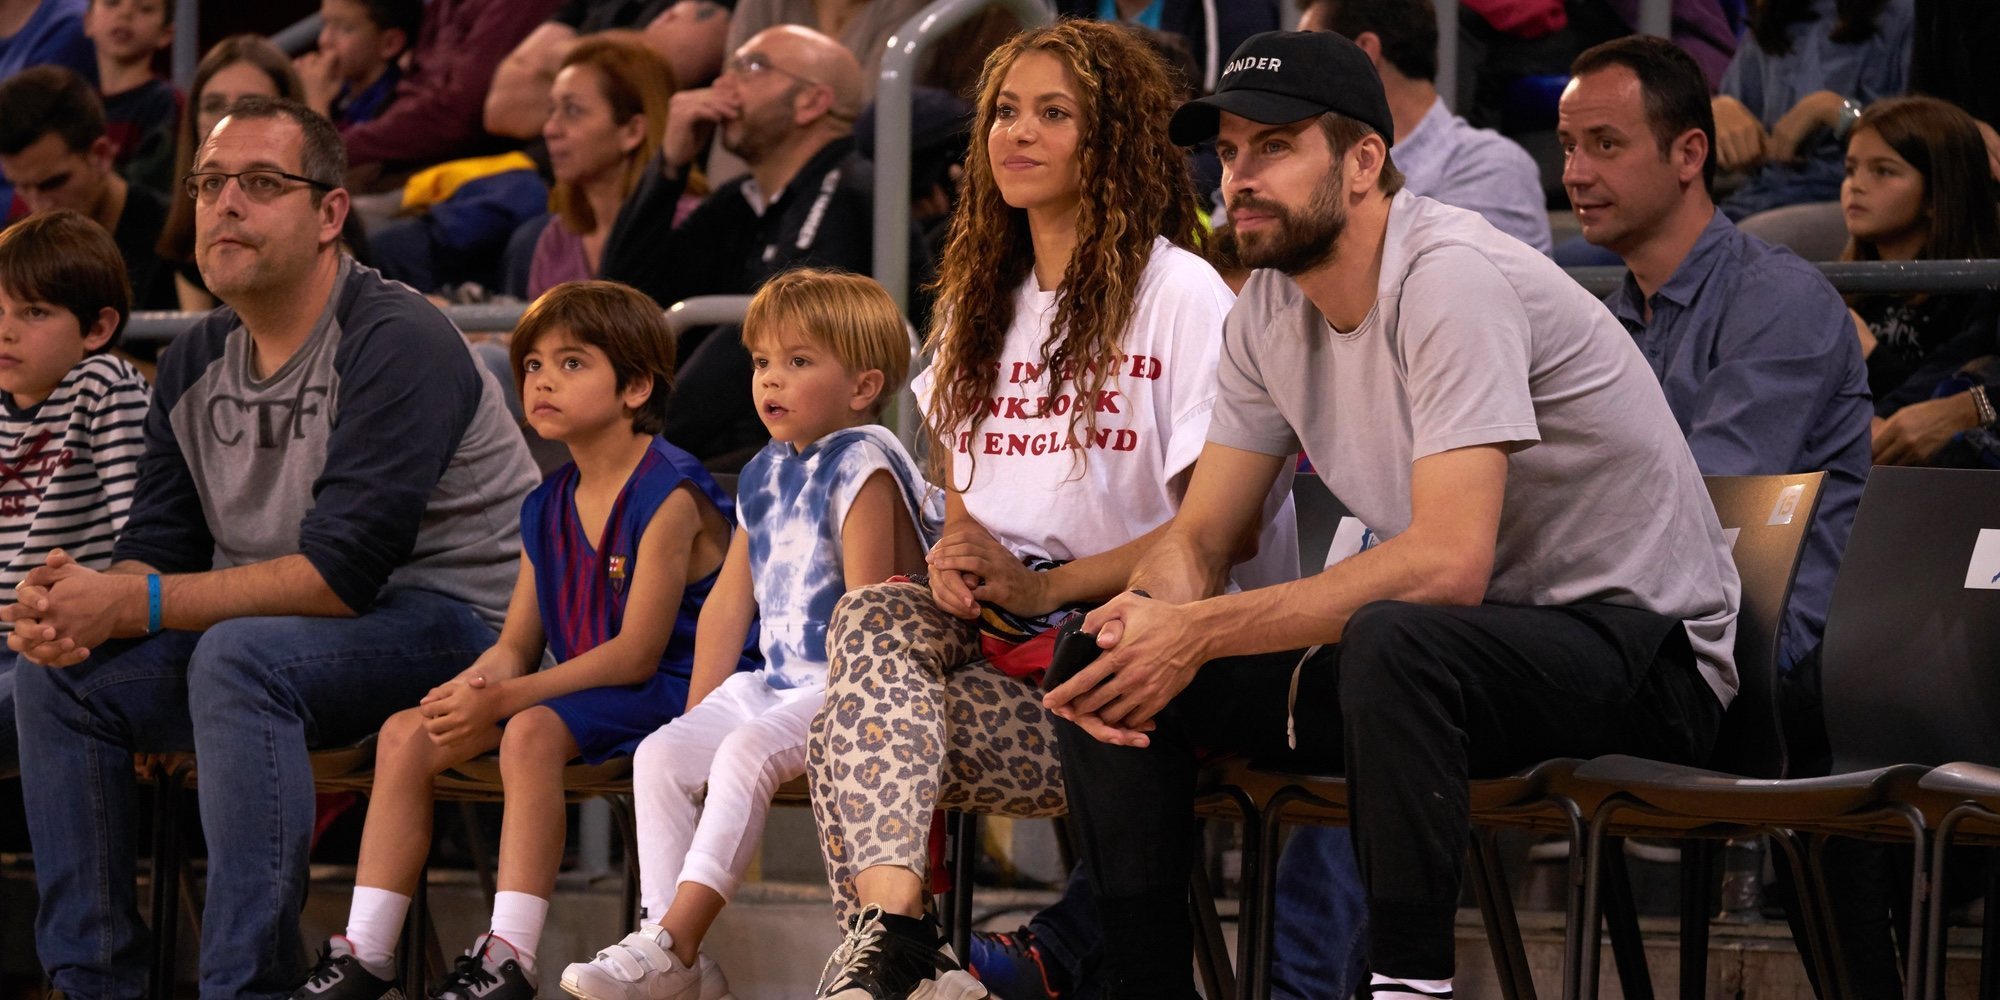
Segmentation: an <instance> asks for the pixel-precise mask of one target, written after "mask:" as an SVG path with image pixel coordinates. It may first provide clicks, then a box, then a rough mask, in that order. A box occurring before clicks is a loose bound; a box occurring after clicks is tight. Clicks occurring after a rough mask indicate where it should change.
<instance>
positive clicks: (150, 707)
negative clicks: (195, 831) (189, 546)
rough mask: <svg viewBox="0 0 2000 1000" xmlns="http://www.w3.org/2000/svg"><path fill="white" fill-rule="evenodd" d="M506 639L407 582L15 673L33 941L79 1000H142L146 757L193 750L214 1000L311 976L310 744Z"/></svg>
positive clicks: (204, 981) (337, 737)
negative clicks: (359, 605) (137, 831)
mask: <svg viewBox="0 0 2000 1000" xmlns="http://www.w3.org/2000/svg"><path fill="white" fill-rule="evenodd" d="M493 641H494V633H493V630H492V629H491V628H490V627H488V626H487V625H486V624H485V623H484V622H483V621H481V620H480V618H479V616H478V615H477V614H476V613H475V612H474V611H473V610H472V609H471V608H470V607H468V606H466V605H464V604H462V603H460V602H458V601H455V600H452V599H450V598H447V597H444V596H441V595H438V594H434V593H430V592H427V591H419V590H395V591H390V592H387V593H385V594H383V596H382V599H381V601H380V602H379V603H378V604H377V605H376V607H375V609H374V610H372V611H370V612H369V613H367V614H365V615H362V616H360V617H358V618H300V617H283V618H240V619H236V620H234V621H228V622H223V623H222V624H220V625H217V626H215V627H214V628H211V629H209V630H208V631H207V632H162V633H160V634H159V635H156V636H152V637H150V638H146V639H137V640H128V641H117V642H110V643H106V644H105V645H104V646H102V647H100V648H99V650H98V652H97V654H96V655H94V656H92V657H91V658H90V659H89V660H88V661H86V662H84V663H82V664H79V665H77V666H74V667H70V668H68V669H66V670H50V669H47V668H44V667H41V666H37V665H35V664H32V663H28V662H26V661H22V662H20V663H19V665H18V666H17V667H16V669H15V680H16V690H15V696H16V710H17V711H16V717H17V719H18V722H19V725H20V730H21V763H22V775H23V782H22V792H23V797H24V798H25V799H26V801H27V810H28V833H29V837H30V838H31V840H32V842H33V845H34V850H35V879H36V882H37V883H38V885H39V887H40V889H41V909H40V911H39V912H38V913H37V914H36V916H35V945H36V949H37V951H38V952H39V954H40V957H41V960H42V966H43V968H45V969H46V970H47V971H48V973H49V977H50V978H51V979H52V980H53V981H54V983H55V986H56V988H57V989H59V990H62V991H63V992H64V993H65V994H66V995H67V996H69V997H71V998H74V1000H97V998H100V997H102V998H121V1000H122V998H127V997H132V998H137V997H140V996H142V995H143V994H144V992H145V985H146V982H145V980H146V969H147V946H146V935H145V932H144V930H143V928H142V926H141V924H140V921H139V914H138V908H137V904H136V898H135V890H134V887H133V858H132V854H133V852H132V844H133V837H134V820H135V791H136V785H135V783H134V781H133V778H132V754H133V753H134V752H135V751H153V752H165V751H187V750H193V751H195V753H196V757H197V762H198V768H199V771H200V780H199V782H198V786H199V799H200V804H201V825H202V831H203V833H204V834H205V835H206V838H207V841H208V861H209V863H208V903H207V908H206V909H205V910H204V911H203V920H202V935H201V996H202V997H203V998H204V1000H211V998H212V1000H222V998H235V997H282V996H285V995H287V994H289V993H290V992H291V991H292V990H293V989H294V988H296V987H297V986H298V985H299V982H300V981H301V980H302V978H303V977H304V970H303V969H302V968H300V966H299V960H300V958H301V957H302V952H301V943H300V941H299V926H298V914H299V907H300V905H301V904H302V903H303V901H304V899H305V886H306V854H307V849H308V847H309V845H310V840H311V837H312V829H313V777H312V767H311V763H310V761H309V759H308V750H307V748H308V747H313V746H341V745H345V744H348V743H352V742H354V741H356V740H358V739H360V738H362V737H364V736H366V735H368V734H369V733H372V732H374V731H375V730H377V729H378V728H380V727H381V725H382V721H383V720H384V719H386V718H388V716H389V715H390V714H391V713H393V712H396V711H399V710H401V709H404V708H408V707H410V706H412V705H415V704H416V703H417V701H418V699H420V698H422V697H423V695H424V693H425V692H426V691H428V690H429V689H430V688H432V687H434V686H436V685H437V684H438V683H440V682H442V681H444V680H446V679H448V678H450V677H451V676H452V675H453V674H455V673H457V672H458V671H460V670H462V669H464V668H465V667H466V666H468V665H469V664H471V662H472V661H473V659H474V658H475V657H477V656H478V655H479V654H480V653H481V652H482V651H484V650H485V649H486V648H487V647H488V646H490V645H492V644H493Z"/></svg>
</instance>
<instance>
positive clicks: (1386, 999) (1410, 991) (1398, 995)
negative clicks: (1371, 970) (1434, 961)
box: [1368, 972, 1451, 1000]
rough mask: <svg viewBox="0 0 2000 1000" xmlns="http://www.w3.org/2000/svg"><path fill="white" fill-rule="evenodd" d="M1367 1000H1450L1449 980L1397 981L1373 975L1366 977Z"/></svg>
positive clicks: (1390, 977)
mask: <svg viewBox="0 0 2000 1000" xmlns="http://www.w3.org/2000/svg"><path fill="white" fill-rule="evenodd" d="M1368 998H1369V1000H1451V980H1449V979H1397V978H1395V977H1393V976H1385V975H1382V974H1381V973H1379V972H1378V973H1375V974H1373V975H1370V976H1369V977H1368Z"/></svg>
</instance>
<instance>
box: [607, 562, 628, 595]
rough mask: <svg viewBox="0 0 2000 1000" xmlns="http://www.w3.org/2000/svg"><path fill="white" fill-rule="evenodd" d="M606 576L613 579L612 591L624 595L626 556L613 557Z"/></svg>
mask: <svg viewBox="0 0 2000 1000" xmlns="http://www.w3.org/2000/svg"><path fill="white" fill-rule="evenodd" d="M605 575H606V576H608V577H610V579H611V589H612V590H615V591H617V592H619V593H621V594H622V593H624V592H625V557H624V556H612V557H611V559H610V563H609V566H608V567H607V569H606V571H605Z"/></svg>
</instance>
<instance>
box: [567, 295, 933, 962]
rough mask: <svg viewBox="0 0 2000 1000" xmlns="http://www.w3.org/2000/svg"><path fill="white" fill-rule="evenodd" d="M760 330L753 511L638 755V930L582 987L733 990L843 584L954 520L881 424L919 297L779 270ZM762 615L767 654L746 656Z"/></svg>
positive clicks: (902, 371)
mask: <svg viewBox="0 0 2000 1000" xmlns="http://www.w3.org/2000/svg"><path fill="white" fill-rule="evenodd" d="M743 343H744V346H745V347H747V348H749V350H750V355H751V360H752V369H753V375H752V376H751V383H750V391H751V395H752V396H753V397H754V398H755V400H756V404H757V413H758V416H759V417H761V418H762V419H763V421H764V426H765V427H767V428H768V429H769V430H770V432H771V443H770V444H769V445H767V446H766V447H765V448H764V450H763V451H761V452H759V453H758V455H757V457H756V458H754V459H752V460H751V461H750V464H749V465H748V466H746V467H745V468H744V470H743V474H742V477H741V478H740V480H739V481H738V484H737V517H738V519H739V521H740V523H741V526H742V529H743V530H741V531H739V532H737V534H736V537H735V540H734V541H733V542H731V544H730V548H729V555H728V557H727V558H726V559H725V560H724V562H723V566H722V575H721V577H720V578H719V579H718V580H717V581H716V585H715V589H714V591H713V592H712V593H710V594H709V597H708V603H707V604H706V605H705V606H704V607H703V608H702V612H701V623H700V626H699V632H698V634H697V639H696V646H695V666H694V682H693V685H692V687H691V689H690V691H689V694H688V710H687V712H686V713H685V714H683V715H682V716H681V717H680V718H678V719H676V720H674V721H673V722H672V723H670V724H668V725H667V726H665V727H663V728H662V729H660V730H659V731H658V732H656V733H654V734H653V735H651V736H649V737H647V738H646V740H645V742H643V743H641V744H640V745H639V752H638V755H637V757H636V758H635V760H634V762H633V794H634V798H635V800H636V802H637V811H638V827H639V874H640V902H641V904H642V905H641V909H640V921H641V923H640V926H639V929H638V930H637V931H634V932H633V933H631V934H628V935H626V937H625V939H624V940H622V941H620V942H618V943H617V944H614V945H612V946H611V947H609V948H606V949H604V950H603V951H601V952H599V953H598V955H597V957H596V958H595V959H593V960H592V961H590V962H579V963H577V964H575V965H572V966H570V967H569V968H568V969H567V970H565V971H564V972H563V978H562V985H563V989H565V990H567V991H569V992H570V993H571V994H573V995H575V996H578V997H585V998H592V1000H603V998H614V997H615V998H627V997H643V998H647V1000H662V998H664V1000H720V998H723V997H726V996H727V995H728V993H729V989H728V986H727V983H726V981H725V979H724V977H723V975H722V971H721V970H720V969H719V968H717V967H716V965H715V963H714V961H712V960H711V959H709V958H708V956H707V955H705V954H702V952H701V941H702V938H703V936H704V935H706V934H707V933H708V929H709V927H710V925H711V924H713V923H714V921H715V918H716V916H717V915H718V914H720V913H721V911H722V907H723V906H724V904H725V903H726V902H727V901H728V898H729V896H730V894H731V893H732V892H734V891H735V889H736V887H737V885H738V884H739V883H740V882H741V880H742V878H743V874H744V871H745V869H747V868H748V866H749V864H750V859H751V856H752V854H753V853H754V852H755V850H756V847H757V843H758V841H759V840H760V839H761V838H762V837H763V832H764V817H765V815H766V813H767V812H768V811H769V809H770V805H771V795H772V793H773V792H775V791H776V790H777V788H778V786H779V785H781V784H783V783H784V782H786V781H788V780H790V779H792V778H796V777H798V776H800V775H802V774H804V773H805V769H806V736H807V733H808V730H809V729H810V728H811V725H812V719H813V715H814V714H815V713H817V712H818V711H819V707H820V702H821V699H822V696H823V694H824V692H825V688H826V668H827V650H826V627H827V620H828V619H829V618H830V617H832V615H833V606H834V603H835V602H836V601H837V600H839V598H840V596H841V595H842V594H844V593H846V592H847V590H848V589H849V588H851V587H856V586H861V585H864V584H870V583H879V582H881V581H882V580H885V579H887V578H888V577H890V576H892V575H894V574H897V573H905V572H911V571H915V570H918V569H920V568H921V567H922V565H923V558H924V550H925V549H926V547H928V545H929V544H930V543H931V542H932V541H934V540H935V538H936V534H937V527H938V525H939V524H940V523H941V521H942V516H943V509H942V497H941V496H937V495H934V494H933V493H932V491H931V490H930V489H929V488H928V487H927V486H926V485H925V484H924V482H923V479H922V477H921V476H920V475H919V473H918V472H917V468H916V463H915V462H914V461H912V460H911V458H910V456H909V453H908V452H906V451H904V450H903V446H902V445H901V444H900V443H899V442H898V441H897V440H896V438H895V436H894V435H892V434H890V433H889V432H888V431H887V430H885V429H884V428H882V427H881V426H879V425H877V424H875V423H874V421H875V419H876V418H877V417H878V416H879V414H880V412H881V408H882V405H883V404H884V403H885V402H887V401H888V400H889V399H890V398H891V397H892V396H893V395H894V393H895V391H896V389H897V388H898V387H899V386H900V385H901V384H902V382H903V379H904V376H905V375H906V374H907V372H908V370H909V364H910V339H909V335H908V333H907V332H905V329H904V326H903V318H902V315H901V313H900V312H899V311H898V310H897V309H896V305H895V303H894V302H893V301H892V300H891V299H890V298H889V295H888V293H887V292H885V291H883V289H882V287H881V286H880V285H877V284H876V283H875V282H874V281H872V280H870V279H868V278H864V277H859V276H856V275H851V274H843V273H838V272H831V271H814V270H799V271H790V272H787V273H784V274H780V275H779V276H777V277H775V278H773V279H771V280H770V281H769V282H767V283H766V284H765V285H764V287H763V289H762V290H761V291H759V292H758V293H757V296H756V298H754V299H753V300H751V303H750V309H749V312H748V314H747V315H746V316H745V318H744V321H743ZM759 616H761V619H759ZM753 620H759V627H760V629H761V644H762V647H763V653H764V668H763V669H762V670H758V671H755V672H752V673H740V674H739V673H732V671H733V670H734V662H735V661H734V652H733V651H735V650H737V649H739V648H740V647H741V646H742V644H743V640H744V637H745V636H746V635H747V634H748V631H749V629H750V625H751V622H752V621H753ZM704 787H705V788H706V789H707V794H706V798H705V799H704V798H703V797H702V796H703V792H702V790H703V788H704Z"/></svg>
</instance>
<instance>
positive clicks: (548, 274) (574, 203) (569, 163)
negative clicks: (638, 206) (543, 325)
mask: <svg viewBox="0 0 2000 1000" xmlns="http://www.w3.org/2000/svg"><path fill="white" fill-rule="evenodd" d="M673 94H674V78H673V72H672V71H671V70H669V69H668V68H667V64H666V63H665V62H663V61H661V59H660V57H659V56H656V55H654V54H653V52H652V50H650V49H648V48H646V47H645V46H644V45H641V44H639V43H638V42H636V41H632V40H628V39H620V38H601V37H600V38H588V39H585V40H584V41H583V42H581V43H579V44H578V45H576V46H575V47H574V48H571V49H570V51H569V55H567V56H565V57H563V63H562V70H561V71H560V72H558V73H557V74H556V79H555V85H554V87H553V88H552V89H551V92H550V95H549V96H550V101H549V104H550V107H549V113H548V120H547V123H546V124H544V125H543V126H542V136H543V137H544V138H545V139H546V140H547V141H548V144H549V169H550V170H551V172H553V173H554V174H555V190H554V191H553V192H552V193H551V196H550V203H551V204H552V205H553V206H554V208H555V219H554V220H553V221H551V222H549V223H548V224H547V225H546V226H544V227H543V228H542V235H541V237H540V238H539V239H538V240H537V241H536V242H535V255H534V259H533V261H532V262H531V263H530V264H529V267H528V298H530V299H536V298H540V297H541V294H542V293H543V292H546V291H548V290H549V289H551V288H554V287H555V286H556V285H558V284H561V283H563V282H565V281H581V280H583V279H586V278H591V277H595V276H596V274H597V272H598V268H599V266H600V265H601V264H602V263H603V261H604V244H605V240H606V239H607V238H609V237H610V235H611V226H612V223H614V222H615V221H616V220H617V219H618V213H619V210H620V209H622V208H623V207H624V205H625V199H626V198H628V197H630V196H631V194H632V192H633V190H634V189H636V188H637V187H638V186H639V179H640V177H642V176H643V175H644V173H645V169H646V162H647V161H648V160H649V159H651V158H652V153H653V150H655V149H658V148H659V146H660V139H661V136H662V133H664V131H665V130H666V125H667V103H668V101H669V100H671V99H672V97H673Z"/></svg>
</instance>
